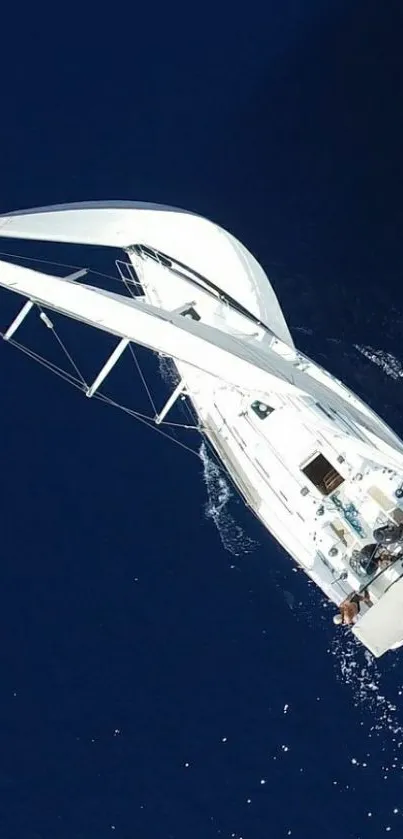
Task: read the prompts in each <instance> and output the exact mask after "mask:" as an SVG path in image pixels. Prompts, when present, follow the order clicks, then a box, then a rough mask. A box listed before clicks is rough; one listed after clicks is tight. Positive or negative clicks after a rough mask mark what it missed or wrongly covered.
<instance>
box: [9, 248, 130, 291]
mask: <svg viewBox="0 0 403 839" xmlns="http://www.w3.org/2000/svg"><path fill="white" fill-rule="evenodd" d="M0 256H11V257H13V259H20V260H25V261H26V262H41V263H42V264H43V265H57V266H58V268H74V270H76V271H79V270H81V269H82V267H83V266H82V265H71V264H70V263H69V262H56V260H54V259H42V258H40V257H38V256H22V254H19V253H7V252H6V251H0ZM87 271H88V273H89V274H94V275H95V276H97V277H105V279H107V280H113V281H114V282H116V283H123V284H124V285H125V284H126V282H127V283H128V284H129V285H130V280H126V281H124V280H123V279H121V278H120V277H114V276H113V274H105V273H104V272H103V271H97V270H96V269H95V268H87ZM132 285H135V283H134V282H133V283H132Z"/></svg>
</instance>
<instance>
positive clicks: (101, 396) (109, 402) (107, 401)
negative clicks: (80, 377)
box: [93, 391, 200, 460]
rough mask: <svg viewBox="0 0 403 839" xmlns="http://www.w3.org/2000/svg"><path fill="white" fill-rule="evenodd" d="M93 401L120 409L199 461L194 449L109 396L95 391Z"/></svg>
mask: <svg viewBox="0 0 403 839" xmlns="http://www.w3.org/2000/svg"><path fill="white" fill-rule="evenodd" d="M93 399H99V400H100V401H101V402H104V403H105V404H107V405H111V406H112V407H113V408H120V410H121V411H123V412H124V413H126V414H129V416H131V417H133V418H134V419H136V420H138V421H139V422H142V423H143V424H144V425H147V426H148V427H150V428H153V429H154V431H156V432H157V433H158V434H162V436H163V437H166V438H167V439H168V440H171V441H172V442H173V443H176V444H177V445H178V446H180V447H181V448H182V449H185V450H186V451H188V452H190V453H191V454H194V455H196V457H197V458H199V460H200V455H199V453H198V452H196V451H195V450H194V449H191V448H190V446H187V445H186V443H181V441H180V440H177V439H176V438H175V437H172V436H171V435H170V434H166V433H165V432H164V431H161V429H160V428H157V427H156V426H154V424H153V421H152V420H150V419H149V418H148V419H143V418H142V417H141V416H140V415H139V414H136V413H135V411H132V410H131V409H130V408H126V407H125V406H124V405H119V402H115V401H114V399H111V398H110V397H109V396H105V395H104V394H103V393H100V392H99V391H97V392H96V393H94V396H93Z"/></svg>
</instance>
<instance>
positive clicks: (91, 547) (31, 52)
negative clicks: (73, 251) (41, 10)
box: [0, 0, 403, 839]
mask: <svg viewBox="0 0 403 839" xmlns="http://www.w3.org/2000/svg"><path fill="white" fill-rule="evenodd" d="M57 15H58V16H57V17H56V12H55V17H54V18H49V17H48V16H47V17H43V18H39V17H38V11H37V10H35V12H34V13H32V14H31V15H26V14H25V16H23V15H22V13H21V9H18V12H17V13H16V15H15V17H13V16H12V14H11V13H10V12H9V13H8V17H7V19H6V20H3V27H4V29H3V31H4V32H5V36H3V41H4V43H3V46H2V68H3V69H2V127H1V134H0V160H1V193H0V196H1V198H0V209H1V212H6V211H7V210H13V209H18V208H21V207H28V206H33V205H44V204H48V203H60V202H63V201H69V200H72V201H73V200H74V201H77V200H86V199H87V200H88V199H102V198H106V199H112V198H127V199H136V200H151V201H159V202H162V203H163V202H165V203H169V204H173V205H178V206H183V207H186V208H189V209H191V210H195V211H197V212H200V213H202V214H205V215H206V216H208V217H211V218H213V219H214V220H215V221H217V222H218V223H220V224H222V225H223V226H224V227H226V228H228V229H229V230H231V232H233V233H234V234H235V235H236V236H238V237H239V238H240V239H241V240H242V241H244V242H245V244H246V245H247V246H248V247H249V248H250V249H251V250H252V251H253V252H254V254H255V255H256V256H257V258H258V259H259V260H260V261H261V262H262V264H263V265H264V267H265V269H266V271H267V272H268V274H269V275H270V277H271V279H272V281H273V284H274V286H275V288H276V289H277V291H278V295H279V297H280V300H281V304H282V306H283V309H284V312H285V314H286V317H287V320H288V322H289V324H290V328H291V331H292V333H293V335H294V338H295V340H296V343H297V344H298V345H299V346H300V347H301V349H303V350H304V351H305V352H307V353H308V354H311V355H312V356H313V357H314V358H315V359H317V360H318V361H320V362H321V363H323V364H324V365H325V366H327V367H328V368H329V369H330V370H331V371H332V372H334V373H335V374H336V375H338V376H340V377H342V378H344V379H345V380H346V382H347V383H348V384H349V385H350V386H352V387H353V388H354V389H355V390H356V391H357V392H358V393H359V394H360V395H361V396H363V397H364V398H365V399H366V400H367V401H368V402H369V403H370V404H371V405H373V406H374V407H375V408H376V409H377V410H378V411H379V412H380V413H381V414H382V415H383V416H384V417H385V419H387V420H388V421H389V422H390V423H391V424H392V425H393V426H394V428H395V429H396V430H397V432H399V433H400V434H403V420H402V404H403V397H402V394H403V390H402V384H403V383H402V377H403V367H402V366H401V363H400V362H401V361H402V360H403V355H402V342H401V327H402V316H403V315H402V313H403V305H402V300H401V288H402V283H401V274H402V262H403V245H402V231H401V227H402V208H401V192H402V172H403V169H402V162H401V158H402V154H401V149H402V147H403V143H402V140H403V121H402V110H401V87H402V75H403V72H402V70H403V67H402V58H401V32H402V13H401V11H400V7H399V5H398V4H397V3H394V2H392V3H390V4H388V8H387V10H386V11H385V9H383V8H382V5H381V4H380V3H376V2H373V0H370V2H367V3H366V4H364V3H358V2H352V3H349V4H346V3H343V2H339V3H336V2H331V3H329V2H326V3H325V2H324V0H322V2H321V1H320V0H305V2H304V3H302V2H301V0H299V1H297V0H296V1H295V2H292V0H285V2H284V3H283V4H281V7H280V5H279V4H277V5H275V4H268V5H267V7H266V9H265V10H263V9H262V7H261V4H258V3H253V2H252V4H248V6H247V7H245V8H244V9H239V10H238V11H235V9H234V8H233V7H231V6H230V5H228V6H227V7H226V8H224V7H221V8H218V7H216V6H213V5H211V6H206V5H205V4H204V5H203V6H202V7H197V8H191V7H189V6H186V7H185V6H183V7H179V6H178V7H176V8H175V9H174V8H171V7H162V6H158V5H157V6H153V7H151V6H150V7H148V8H147V9H138V8H134V7H133V8H132V9H131V10H130V11H129V10H128V9H125V10H124V11H123V10H122V11H121V12H120V13H119V12H118V10H116V9H114V8H112V7H111V8H109V9H108V10H107V12H103V11H102V9H101V8H98V9H97V11H96V14H94V13H91V14H89V13H86V12H85V11H83V10H82V9H81V10H80V13H79V14H78V12H74V13H73V12H71V11H70V10H69V11H67V9H66V10H65V9H58V10H57ZM10 250H12V248H11V246H8V251H10ZM94 259H95V257H94ZM7 306H8V303H7V304H4V308H3V301H2V300H1V301H0V320H1V323H0V328H1V329H4V328H5V326H7V324H8V321H7V317H8V314H9V309H8V308H7ZM24 329H25V327H24ZM26 329H27V332H26V333H25V335H23V334H22V331H21V340H22V339H23V337H25V336H28V337H30V334H31V333H30V331H29V330H30V329H33V327H32V326H29V324H27V326H26ZM32 335H33V333H32ZM33 337H34V336H33ZM80 340H81V339H80ZM0 350H1V353H0V383H1V394H2V401H1V412H0V452H1V472H2V481H1V487H2V492H1V507H0V510H1V513H0V525H1V562H0V724H1V738H0V744H1V745H0V839H103V837H116V839H189V838H190V837H192V839H199V837H200V839H210V838H211V837H222V839H230V838H231V839H241V838H242V839H269V838H271V837H273V839H280V837H288V836H290V837H292V839H310V837H312V836H313V835H315V836H316V835H319V836H321V839H341V838H342V837H343V839H353V838H354V839H372V837H379V836H381V835H384V834H385V833H387V834H389V833H390V835H391V836H394V837H400V838H401V837H402V836H403V821H402V815H401V808H403V801H402V779H403V774H402V767H403V708H402V696H403V693H402V691H403V669H402V668H403V666H402V658H401V654H396V655H390V656H386V657H385V658H384V659H382V660H381V661H380V662H378V663H374V661H373V660H372V659H371V658H370V657H369V656H366V655H365V654H364V653H363V651H362V650H361V649H360V648H358V647H357V646H356V645H355V644H354V643H353V642H352V641H351V640H349V638H348V636H345V635H343V634H342V635H336V634H335V633H334V632H333V626H332V624H331V612H332V610H331V609H329V608H327V607H326V605H325V604H324V603H323V601H322V598H321V597H320V596H319V594H318V593H317V592H316V590H315V588H314V587H313V586H311V585H310V584H309V583H308V581H307V580H306V579H305V577H304V576H303V575H302V574H300V573H299V572H295V571H294V570H293V567H292V563H291V562H290V560H289V559H288V558H287V557H286V556H285V555H284V554H283V553H282V552H281V551H280V550H279V549H278V548H277V546H276V545H275V543H274V542H273V541H272V539H271V538H270V537H269V536H268V535H267V533H265V532H264V530H263V529H262V528H261V526H260V525H259V524H258V522H257V521H255V520H254V519H253V517H252V516H251V515H250V514H249V513H248V512H247V511H246V510H245V508H244V507H243V505H242V503H241V502H240V500H238V498H237V497H236V495H234V494H233V493H232V491H231V489H230V487H229V485H228V484H227V483H226V482H225V481H224V480H223V478H222V476H221V474H220V473H219V472H217V471H216V470H215V467H214V465H213V463H212V462H211V461H210V460H209V459H208V458H206V457H205V456H204V459H199V458H197V457H194V456H193V455H191V454H188V453H187V452H186V451H184V450H183V449H180V448H179V447H176V446H175V445H173V444H170V443H168V442H166V441H164V440H163V439H162V438H160V437H159V436H158V435H157V434H155V433H154V432H152V431H150V430H149V429H147V428H144V427H143V426H141V425H139V424H137V423H135V422H134V421H133V420H131V419H130V418H129V417H127V416H125V415H124V414H121V413H119V412H116V411H114V410H113V409H112V408H109V407H106V406H104V405H102V404H100V403H99V402H96V401H92V402H91V401H89V400H86V399H85V398H83V397H82V395H81V394H79V393H78V392H76V391H75V390H73V389H71V388H69V387H68V386H67V385H66V384H65V383H64V382H62V381H61V380H59V379H57V378H55V377H54V376H51V375H50V374H48V373H47V371H45V370H43V369H42V368H41V367H39V366H37V365H35V364H34V363H32V362H30V361H29V360H27V359H26V358H25V357H24V356H22V355H20V354H18V353H17V352H15V351H13V350H12V349H11V348H10V347H7V346H3V347H0ZM81 350H82V352H83V355H84V361H83V363H84V366H85V365H87V368H86V369H87V370H89V371H92V373H95V372H96V371H97V365H99V366H100V365H101V364H102V363H103V360H104V358H105V355H106V353H107V346H106V344H105V342H103V343H102V342H101V347H100V350H99V352H98V353H97V350H96V346H95V345H94V342H93V341H90V340H89V339H88V338H86V337H83V338H82V344H81ZM125 363H126V362H122V364H125ZM126 370H127V372H126ZM120 371H121V372H120V373H119V372H118V371H116V372H115V373H114V375H116V378H115V380H114V382H112V379H111V384H112V383H114V384H116V386H118V387H121V388H123V389H126V394H127V393H129V395H133V403H132V404H133V405H134V404H135V397H136V395H137V393H138V392H140V391H139V389H138V382H136V380H135V379H134V377H133V382H132V381H131V380H130V379H129V376H130V375H132V373H131V371H129V370H128V369H127V368H126V367H124V366H122V367H121V368H120ZM148 373H149V376H150V378H151V380H152V384H153V387H154V393H156V396H157V399H159V403H160V404H162V403H163V401H164V399H165V398H166V394H167V392H168V386H167V384H166V382H164V381H163V379H162V378H161V377H160V376H159V373H158V370H155V369H154V368H153V367H150V368H149V369H148Z"/></svg>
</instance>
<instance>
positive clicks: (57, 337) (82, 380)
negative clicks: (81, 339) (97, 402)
mask: <svg viewBox="0 0 403 839" xmlns="http://www.w3.org/2000/svg"><path fill="white" fill-rule="evenodd" d="M36 305H37V307H38V309H39V311H40V312H41V314H43V315H45V317H47V315H46V314H45V312H44V311H43V309H42V307H41V306H40V305H39V303H37V304H36ZM48 320H49V323H51V324H52V327H51V329H52V332H53V335H54V336H55V338H56V340H57V341H58V343H59V345H60V346H61V348H62V350H63V352H64V353H65V355H66V357H67V358H68V360H69V362H70V364H71V366H72V367H73V368H74V370H75V372H76V373H77V375H78V377H79V379H80V381H81V382H82V384H83V385H84V387H85V388H87V387H88V384H87V382H86V381H85V379H84V376H83V375H82V373H80V370H79V369H78V367H77V364H76V363H75V361H73V359H72V357H71V355H70V353H69V351H68V349H67V348H66V347H65V346H64V344H63V341H62V339H61V338H60V337H59V335H58V334H57V332H56V329H55V327H54V325H53V323H52V321H51V320H50V319H49V318H48Z"/></svg>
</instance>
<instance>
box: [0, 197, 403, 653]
mask: <svg viewBox="0 0 403 839" xmlns="http://www.w3.org/2000/svg"><path fill="white" fill-rule="evenodd" d="M0 236H5V237H12V238H22V239H34V240H43V241H45V240H47V241H57V242H70V243H78V244H79V243H82V244H92V245H102V246H107V247H108V246H109V247H120V248H123V249H124V250H125V251H126V254H127V260H128V261H129V260H130V262H128V264H129V265H130V266H131V268H132V269H134V270H135V272H136V274H135V276H136V280H135V284H137V286H138V290H140V292H141V293H140V296H138V297H137V298H136V299H132V298H128V297H124V296H122V295H119V294H112V293H111V292H106V291H104V290H101V289H99V288H97V287H94V286H92V285H85V284H84V283H82V282H81V280H82V274H83V271H79V272H76V273H75V274H74V275H73V276H70V277H68V278H64V279H63V278H61V277H54V276H49V275H48V274H43V273H40V272H38V271H32V270H30V269H27V268H23V267H21V266H16V265H10V264H9V263H6V262H3V263H0V286H4V287H5V288H8V289H9V290H11V291H13V292H15V293H17V294H20V295H22V296H23V297H25V298H26V299H27V298H28V302H27V303H26V304H25V306H24V307H23V309H22V310H21V312H20V314H19V315H18V316H17V317H16V319H15V320H14V322H13V323H12V324H11V326H10V327H9V328H8V330H7V332H6V333H4V335H3V337H5V338H6V339H7V340H9V339H10V338H11V336H12V335H13V334H14V332H15V330H16V329H17V328H20V326H21V324H22V322H23V320H24V318H25V317H26V316H27V314H28V312H29V311H31V310H32V309H34V310H36V311H37V310H38V307H39V310H40V311H41V310H42V309H43V308H45V309H47V310H49V311H50V312H52V311H56V312H60V313H62V314H63V315H66V316H68V317H71V318H74V319H76V320H80V321H82V322H84V323H86V324H90V325H92V326H94V327H96V328H97V329H102V330H105V331H107V332H110V333H112V334H114V335H116V336H117V337H119V338H120V343H119V345H118V346H117V348H116V350H115V352H114V353H113V354H112V356H111V358H110V359H109V360H108V362H107V363H106V364H105V365H104V368H103V369H102V370H101V371H100V374H99V375H98V377H97V379H96V380H95V381H94V382H93V384H92V385H91V387H89V388H88V391H87V396H92V395H93V393H94V392H95V391H96V389H97V388H98V387H99V386H100V384H101V383H102V381H103V378H104V377H105V376H106V375H107V373H108V372H109V371H110V369H111V368H112V366H113V364H114V363H116V361H117V360H118V358H119V356H120V355H121V353H122V352H123V351H124V350H125V347H126V346H127V345H128V344H129V343H130V342H133V343H137V344H140V345H142V346H145V347H148V348H149V349H151V350H153V351H154V352H157V353H159V354H160V355H164V356H168V357H170V358H172V360H173V362H174V363H175V365H176V367H177V370H178V374H179V377H180V379H181V385H180V387H179V388H178V391H177V393H174V396H177V395H178V394H179V393H183V394H185V395H186V397H187V398H188V399H190V401H191V403H192V405H193V408H194V410H195V412H196V414H197V417H198V421H199V425H200V430H201V432H202V434H203V435H204V436H205V437H206V439H207V440H208V441H209V442H210V444H211V445H212V447H213V448H214V450H215V451H216V453H217V455H218V457H219V458H220V459H221V462H222V464H223V466H224V467H225V469H226V470H227V472H228V474H229V476H230V477H231V479H232V481H233V482H234V484H235V485H236V486H237V488H238V490H239V492H240V493H241V495H242V497H243V498H244V500H245V502H246V504H247V505H248V506H249V507H250V509H251V510H252V511H253V513H254V514H255V515H256V516H257V517H258V519H259V520H260V521H261V522H262V524H263V525H264V527H265V528H267V530H268V531H269V532H270V533H271V534H272V536H273V537H274V538H275V539H276V540H277V542H278V543H279V544H280V545H281V546H282V547H283V548H284V550H285V551H286V552H287V553H288V554H289V555H290V556H291V557H292V558H293V559H294V560H295V561H296V562H297V563H298V565H299V566H300V567H301V568H302V569H303V570H304V571H305V572H306V574H307V575H308V576H309V577H310V578H311V579H312V580H313V581H314V582H315V583H316V584H317V585H318V586H319V587H320V589H321V590H322V591H323V593H324V594H325V596H326V597H327V598H329V599H330V600H331V601H332V602H333V603H335V604H336V605H339V604H340V603H341V602H342V601H343V600H344V599H345V598H346V597H348V596H350V595H352V594H353V593H354V592H361V591H363V590H364V589H367V590H368V591H369V593H370V597H371V600H372V604H373V605H372V608H367V607H363V609H362V612H361V615H360V620H359V621H358V622H357V624H356V625H355V626H354V630H353V631H354V632H355V634H356V636H357V637H358V638H359V639H360V641H361V642H362V643H363V644H364V645H365V646H367V648H368V649H370V650H371V652H372V653H373V654H374V655H377V656H378V655H382V654H383V653H384V652H386V650H388V649H394V648H396V647H397V646H399V645H400V644H401V643H403V620H402V619H401V613H403V610H401V609H400V605H401V603H403V595H402V594H401V592H402V591H403V581H402V575H403V565H402V557H403V538H402V540H401V543H399V544H397V545H396V546H394V547H393V550H392V548H391V549H390V550H389V553H388V556H389V557H390V561H389V560H388V562H387V563H386V565H385V567H383V566H382V568H380V569H379V568H375V567H374V565H373V561H372V556H371V558H370V559H371V562H372V565H371V563H370V562H368V563H367V564H364V558H365V556H366V558H367V559H368V556H367V554H368V550H369V548H371V547H372V543H373V542H374V538H375V536H374V531H376V532H378V529H379V528H382V527H385V526H392V529H393V528H395V529H396V528H398V526H399V525H400V523H401V522H403V442H402V441H401V440H400V438H399V437H398V436H397V435H396V434H395V433H394V432H393V431H392V430H391V429H390V428H389V427H388V426H387V424H386V423H385V422H384V421H383V420H382V419H381V418H380V417H379V416H378V415H377V414H376V413H375V412H374V411H372V409H371V408H369V407H368V405H366V404H365V403H363V402H362V401H361V400H360V399H359V398H358V397H357V396H356V395H355V394H354V393H353V392H352V391H350V390H349V389H348V388H347V387H346V386H345V385H344V384H342V383H341V382H340V381H339V380H337V379H336V378H335V377H334V376H332V375H331V374H330V373H327V372H326V371H325V370H323V369H322V368H321V367H320V366H319V365H317V364H316V363H315V362H314V361H312V360H311V359H309V358H307V357H306V356H305V355H304V354H303V353H301V352H299V351H298V350H297V349H296V348H295V346H294V342H293V339H292V336H291V334H290V331H289V328H288V326H287V323H286V320H285V318H284V315H283V313H282V310H281V308H280V305H279V303H278V300H277V297H276V295H275V292H274V290H273V288H272V286H271V284H270V282H269V280H268V278H267V276H266V275H265V273H264V271H263V269H262V268H261V266H260V265H259V264H258V262H257V261H256V260H255V259H254V257H253V256H252V254H251V253H250V252H249V251H247V249H246V248H245V247H244V246H243V245H242V244H241V243H240V242H238V241H237V240H236V239H235V238H234V237H233V236H231V234H229V233H227V232H226V231H224V230H223V229H221V228H219V227H218V226H217V225H215V224H213V223H211V222H208V221H207V220H206V219H202V218H200V217H199V216H196V215H193V214H191V213H187V212H186V211H181V210H176V209H174V208H170V207H162V206H158V205H146V204H138V203H137V204H136V203H134V202H110V203H109V204H107V203H104V204H97V203H89V204H83V205H61V206H59V207H53V208H52V207H50V208H41V209H39V210H32V211H25V212H21V213H16V214H10V215H8V216H3V217H0ZM84 273H85V272H84ZM41 317H42V319H44V322H45V323H46V317H47V316H46V314H45V313H43V312H42V313H41ZM47 325H49V323H47ZM170 405H171V400H170V401H169V403H168V405H167V406H166V408H165V413H166V412H167V410H168V409H169V408H170ZM162 415H164V412H163V414H162ZM162 415H161V417H160V418H156V421H157V422H159V421H160V419H161V418H162ZM402 533H403V528H402ZM365 551H367V554H365ZM383 561H384V560H383Z"/></svg>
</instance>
